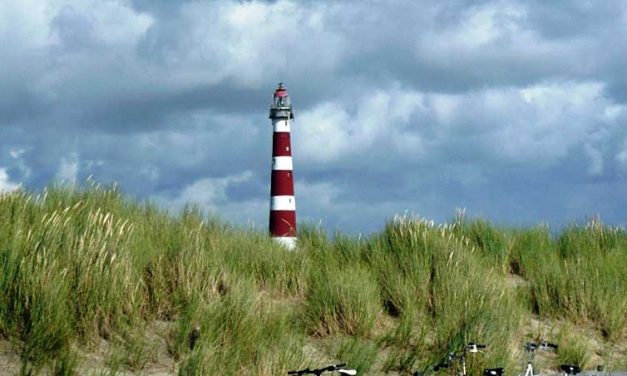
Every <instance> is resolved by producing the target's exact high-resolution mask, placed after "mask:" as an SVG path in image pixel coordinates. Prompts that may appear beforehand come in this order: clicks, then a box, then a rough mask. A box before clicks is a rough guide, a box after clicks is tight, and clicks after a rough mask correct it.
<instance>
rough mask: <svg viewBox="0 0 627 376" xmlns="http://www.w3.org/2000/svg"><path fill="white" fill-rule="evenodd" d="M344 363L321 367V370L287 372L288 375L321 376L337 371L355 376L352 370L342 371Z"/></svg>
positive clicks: (355, 372) (308, 369) (306, 369)
mask: <svg viewBox="0 0 627 376" xmlns="http://www.w3.org/2000/svg"><path fill="white" fill-rule="evenodd" d="M345 366H346V363H338V364H332V365H330V366H326V367H322V368H315V369H311V368H309V367H307V368H305V369H301V370H298V371H287V374H288V375H316V376H320V375H322V374H323V373H324V372H333V371H338V372H339V373H342V374H345V375H356V374H357V371H355V370H354V369H344V368H342V367H345Z"/></svg>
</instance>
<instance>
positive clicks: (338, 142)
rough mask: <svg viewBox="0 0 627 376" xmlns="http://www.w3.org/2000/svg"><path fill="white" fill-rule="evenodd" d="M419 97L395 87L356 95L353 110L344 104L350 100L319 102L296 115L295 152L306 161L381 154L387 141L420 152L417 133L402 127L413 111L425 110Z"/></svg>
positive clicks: (417, 94) (327, 160)
mask: <svg viewBox="0 0 627 376" xmlns="http://www.w3.org/2000/svg"><path fill="white" fill-rule="evenodd" d="M423 97H424V96H423V95H422V94H421V93H418V92H414V91H405V90H401V89H395V88H392V89H389V90H376V91H374V92H369V93H366V94H364V95H363V96H362V97H360V98H356V99H357V103H356V104H357V108H356V111H355V112H354V113H350V112H349V110H348V109H347V108H346V107H344V106H347V105H351V103H338V102H323V103H322V104H319V105H318V106H316V107H314V108H313V109H311V110H309V111H305V112H303V113H302V114H300V116H299V120H298V122H297V123H296V125H295V127H297V128H298V129H297V130H296V131H295V132H294V133H295V138H296V142H295V148H297V149H296V150H295V153H299V155H300V158H304V159H305V160H306V161H307V162H329V161H337V160H338V159H340V158H343V157H345V156H348V155H363V154H368V155H370V156H373V154H372V153H374V154H379V153H382V152H383V153H385V152H386V151H384V150H381V149H382V148H384V147H388V146H389V145H388V144H391V145H393V146H396V147H397V148H398V149H399V150H410V149H413V151H414V152H421V148H422V140H421V138H420V136H419V135H418V134H417V133H411V132H409V131H408V130H405V129H404V128H405V127H406V126H407V125H409V123H410V120H411V116H412V115H413V114H414V113H415V112H416V111H419V110H425V106H424V98H423ZM342 104H343V105H344V106H343V105H342ZM399 150H390V152H392V153H394V152H397V151H399Z"/></svg>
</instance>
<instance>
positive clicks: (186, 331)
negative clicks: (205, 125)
mask: <svg viewBox="0 0 627 376" xmlns="http://www.w3.org/2000/svg"><path fill="white" fill-rule="evenodd" d="M625 270H627V234H626V233H625V231H624V230H622V229H619V228H611V227H608V226H604V225H603V224H602V223H600V222H599V221H596V220H595V221H590V222H589V223H587V224H586V225H573V226H571V227H568V228H566V229H564V230H563V231H562V232H561V233H559V234H553V233H551V232H550V230H549V228H547V227H546V226H537V227H533V228H523V229H508V228H501V227H498V226H495V225H493V224H491V223H489V222H487V221H483V220H480V219H467V218H465V217H464V216H457V217H455V218H454V219H453V220H452V221H451V223H449V224H441V225H437V224H434V223H432V222H429V221H426V220H423V219H419V218H407V217H398V218H395V219H393V220H390V221H389V222H388V223H387V225H386V226H385V228H384V229H383V230H382V231H381V232H380V233H376V234H373V235H371V236H369V237H367V238H363V237H361V236H358V237H352V236H349V235H345V234H341V233H336V234H334V235H333V236H329V235H327V234H326V233H325V232H324V231H323V230H321V229H320V228H316V227H312V226H307V225H303V226H301V228H300V233H299V248H298V249H297V250H296V251H294V252H289V251H286V250H284V249H282V248H281V247H280V246H278V245H276V244H275V243H273V242H272V241H271V240H270V239H269V238H268V237H267V235H266V234H265V233H264V232H262V231H258V230H248V229H240V228H234V227H232V226H229V225H227V224H225V223H224V222H222V221H220V220H218V219H215V218H212V217H207V216H205V215H204V214H203V213H201V212H200V211H199V210H198V209H196V208H194V207H188V208H186V209H185V210H183V211H182V213H180V214H179V215H171V214H168V213H166V212H164V211H162V210H160V209H158V208H157V207H155V206H154V205H152V204H140V203H137V202H135V201H132V200H131V199H129V198H127V197H125V196H124V195H123V194H122V193H121V192H120V191H119V190H118V189H117V188H115V187H100V186H98V185H96V184H91V185H90V186H88V187H86V188H76V187H73V188H68V187H58V186H51V187H49V188H47V189H46V190H45V192H43V193H42V194H40V195H35V194H31V193H28V192H23V191H17V192H12V193H3V194H1V195H0V339H4V340H7V341H9V342H10V343H11V344H12V346H13V348H14V351H15V352H16V353H17V354H18V355H19V356H20V359H21V361H22V371H21V372H22V374H25V375H26V374H38V373H42V372H48V373H52V374H56V375H73V374H77V373H78V372H80V370H81V369H82V368H81V367H82V363H83V355H84V353H85V352H89V351H90V348H95V346H94V344H95V343H97V342H98V341H100V340H105V341H107V342H108V343H111V344H112V346H113V347H114V348H115V349H116V350H115V351H114V352H112V354H110V356H109V358H108V359H107V361H106V362H105V363H106V366H108V369H109V370H108V372H109V373H110V374H115V372H126V371H134V372H140V371H141V370H142V369H145V368H146V367H147V366H148V365H149V364H150V363H151V362H153V361H155V357H156V356H157V355H155V351H154V349H153V348H154V346H155V345H154V343H151V342H150V339H149V338H148V337H147V336H146V335H145V332H146V331H147V328H148V327H149V325H150V323H153V322H166V323H169V327H170V328H171V329H170V330H169V332H168V334H167V338H166V340H167V351H168V354H169V357H171V358H172V359H173V360H174V362H175V363H176V365H177V366H176V368H177V369H178V372H179V374H181V375H203V374H249V375H277V374H282V373H283V374H284V373H285V372H286V371H287V370H288V369H296V368H299V367H306V366H316V365H320V364H324V363H325V362H332V361H339V360H343V361H347V362H350V363H352V365H353V366H354V367H357V368H358V369H359V370H360V371H361V372H368V373H371V374H376V373H381V372H397V373H403V372H410V371H412V370H415V369H424V368H425V367H428V365H429V364H433V363H434V362H436V361H438V360H440V359H441V358H442V357H443V356H444V355H445V354H446V353H447V352H448V351H452V350H457V349H460V348H462V347H463V344H464V343H467V342H469V341H476V342H484V343H487V344H488V345H489V349H488V351H486V353H485V354H480V355H478V356H475V357H472V358H469V368H470V370H471V372H474V373H475V374H476V373H477V372H479V371H480V370H481V369H482V368H484V367H494V366H505V367H506V368H507V369H509V370H513V369H518V368H520V363H521V362H520V360H521V359H520V357H521V354H520V347H521V345H522V344H523V343H524V342H525V341H526V340H531V339H534V340H535V339H537V338H532V337H533V336H532V335H530V331H529V329H528V322H529V320H530V319H531V318H533V319H535V320H541V321H542V320H543V321H546V322H553V323H557V324H556V325H560V330H556V331H554V335H555V337H556V338H543V339H548V340H554V341H559V340H561V341H563V342H564V343H563V348H562V349H561V351H560V355H559V358H558V359H559V360H563V361H572V362H578V363H580V364H582V365H585V363H587V362H589V360H590V358H589V353H590V352H591V351H592V350H591V349H590V347H589V346H588V345H587V344H586V342H585V341H584V339H585V338H584V337H585V336H583V335H581V334H578V332H577V328H579V327H584V326H585V327H586V328H592V330H594V331H595V332H596V333H598V337H599V338H600V340H601V341H602V342H603V345H604V348H611V347H612V346H618V347H619V348H620V347H621V346H625V344H626V343H627V330H626V327H627V322H626V315H625V312H627V294H625V291H627V274H626V273H625ZM195 330H196V331H197V332H198V333H199V337H198V338H197V339H196V340H194V343H193V345H192V343H190V333H192V332H193V331H195ZM557 337H559V338H557ZM79 349H80V350H81V351H78V350H79ZM614 363H615V364H619V365H620V364H624V363H627V361H624V360H622V359H619V360H618V361H616V362H614ZM512 372H513V371H512Z"/></svg>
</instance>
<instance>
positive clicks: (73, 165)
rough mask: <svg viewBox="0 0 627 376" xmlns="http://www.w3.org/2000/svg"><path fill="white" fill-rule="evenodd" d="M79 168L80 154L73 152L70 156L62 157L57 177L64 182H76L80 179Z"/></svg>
mask: <svg viewBox="0 0 627 376" xmlns="http://www.w3.org/2000/svg"><path fill="white" fill-rule="evenodd" d="M78 170H79V161H78V154H76V153H73V154H72V155H70V156H69V157H67V158H63V159H61V163H60V164H59V168H58V170H57V174H56V179H57V180H59V181H61V182H64V183H70V184H73V183H76V182H77V181H78Z"/></svg>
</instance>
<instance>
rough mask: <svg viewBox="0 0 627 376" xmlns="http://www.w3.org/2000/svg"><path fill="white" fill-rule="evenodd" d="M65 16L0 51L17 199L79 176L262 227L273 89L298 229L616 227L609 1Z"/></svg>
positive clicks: (291, 6) (31, 27) (52, 12)
mask: <svg viewBox="0 0 627 376" xmlns="http://www.w3.org/2000/svg"><path fill="white" fill-rule="evenodd" d="M59 4H61V5H59V6H57V5H56V4H55V6H54V7H53V6H52V5H50V6H49V9H48V13H45V12H40V9H39V8H37V9H31V10H30V11H31V12H30V13H32V18H29V19H24V20H17V21H19V22H17V21H16V22H14V23H13V24H12V26H11V27H12V29H11V30H10V32H6V33H5V31H2V32H0V42H2V43H1V44H0V46H1V47H0V58H1V59H2V61H3V69H2V70H1V71H0V88H1V90H0V169H2V170H0V171H3V172H5V173H6V174H7V177H6V179H5V178H4V177H3V179H5V180H6V181H8V182H11V183H12V182H16V183H22V184H23V185H24V186H26V187H27V188H30V189H39V188H41V187H42V186H44V185H46V184H47V183H48V182H49V181H50V180H51V179H55V177H58V176H59V173H60V170H62V166H63V163H64V161H65V162H66V163H68V161H76V163H77V168H78V177H79V179H84V178H85V177H87V176H89V175H94V177H95V178H96V180H98V181H102V182H104V183H108V182H113V181H116V182H118V183H119V184H120V186H121V187H122V188H123V189H124V190H125V191H127V192H129V193H130V194H132V195H133V196H135V197H138V198H151V199H155V200H157V201H158V202H159V203H160V204H161V205H163V206H165V207H172V208H175V207H180V205H181V204H182V201H183V200H185V199H192V200H197V202H198V203H199V204H200V205H203V208H205V209H211V210H216V211H217V212H218V213H222V214H223V215H224V216H225V217H226V219H228V220H233V221H236V222H237V223H246V221H247V219H248V218H251V219H253V220H254V221H255V222H256V223H258V224H259V225H260V227H264V226H265V224H264V221H266V217H267V209H268V207H267V205H268V204H267V201H268V200H267V198H268V197H267V196H268V195H269V184H268V179H269V175H270V171H269V168H270V167H269V166H270V163H269V162H270V147H271V145H270V142H271V127H270V125H269V120H268V119H267V107H268V105H269V102H270V99H271V95H272V90H273V89H274V87H275V85H276V83H277V82H278V81H285V82H286V83H287V85H288V89H289V91H290V93H291V95H292V99H293V103H294V107H295V111H296V121H295V123H294V128H293V132H294V137H293V145H294V164H295V176H296V179H297V181H298V185H297V188H300V191H298V190H297V192H296V194H297V202H298V210H299V213H298V216H299V218H300V219H302V220H305V221H312V222H316V221H317V220H318V219H321V220H322V221H323V222H324V224H325V225H326V226H327V227H329V228H334V227H337V228H340V229H342V230H347V231H362V232H369V231H374V230H376V229H378V228H380V227H381V225H382V223H383V221H384V220H385V219H386V218H389V217H391V216H393V215H395V214H398V213H403V212H405V211H408V212H410V213H416V214H420V215H423V216H425V217H428V218H434V219H436V220H440V221H443V220H447V219H449V218H450V217H451V216H452V215H453V214H454V210H455V208H459V207H467V208H468V211H469V213H470V214H471V215H472V214H481V215H484V216H485V217H487V218H488V219H493V220H496V221H500V222H503V223H516V224H519V223H525V224H531V223H537V222H539V221H543V220H545V221H551V222H552V223H558V224H567V223H568V222H569V221H571V220H575V219H582V218H585V216H587V215H592V214H595V213H599V214H601V217H602V218H604V219H606V220H608V221H610V222H613V223H624V215H623V214H622V213H624V212H625V208H627V202H626V201H625V198H624V197H623V196H624V195H621V194H620V193H621V192H624V191H625V189H627V168H626V167H625V165H627V163H624V162H623V160H622V159H621V158H620V157H619V155H623V154H621V153H627V151H625V150H627V146H625V145H627V144H626V143H627V134H626V133H625V129H627V127H625V125H626V124H627V123H626V121H627V110H626V109H625V107H623V106H622V104H623V103H626V98H627V94H626V93H627V90H626V89H625V87H627V85H626V84H625V80H624V77H625V74H627V70H626V69H627V68H625V64H624V61H625V58H626V56H625V54H626V53H625V49H624V48H619V46H622V45H624V44H625V35H626V34H625V31H627V30H626V26H625V23H624V20H625V6H624V5H622V3H620V2H604V3H603V4H596V3H595V4H593V5H594V6H590V4H591V3H589V2H585V1H574V2H566V1H555V2H545V1H531V2H522V1H498V2H496V1H481V2H477V1H461V0H460V1H453V2H446V3H442V2H439V1H420V2H414V1H401V0H397V1H392V2H386V3H378V2H363V1H351V2H331V1H303V2H294V1H285V0H283V1H268V2H259V1H248V2H236V1H233V2H214V1H193V2H192V1H179V2H176V1H144V0H134V1H132V2H112V3H110V4H109V5H111V8H107V9H104V8H100V7H98V6H94V7H86V6H84V4H82V3H81V2H74V3H72V4H70V2H67V3H66V4H63V1H61V2H59ZM246 7H249V8H246ZM255 7H256V8H255ZM236 11H237V12H242V13H236ZM45 14H48V15H45ZM106 15H113V16H115V17H112V18H107V17H106ZM238 17H239V18H238ZM246 17H249V18H246ZM112 19H116V20H118V23H116V24H113V23H112V22H111V20H112ZM20 25H26V26H20ZM20 27H23V28H24V30H21V29H20ZM27 31H28V32H27ZM105 31H109V32H110V33H107V32H105ZM586 85H588V86H586ZM590 85H591V86H590ZM590 87H592V88H593V89H594V90H592V89H590ZM587 88H588V89H587ZM520 90H539V91H540V94H542V93H544V92H542V90H548V96H543V95H540V94H538V96H537V99H536V100H537V102H535V103H533V104H529V103H526V102H525V100H524V98H523V97H522V96H521V94H520V92H519V91H520ZM551 90H553V91H551ZM578 90H580V91H578ZM586 90H588V91H586ZM577 98H580V99H581V100H576V99H577ZM403 100H405V101H407V103H405V104H402V103H401V104H399V103H398V101H403ZM452 102H455V103H457V106H458V107H456V108H452V109H447V108H448V107H447V106H450V105H451V103H452ZM314 115H315V116H314ZM316 116H317V117H316ZM312 130H315V131H312ZM16 150H23V152H21V153H16V152H15V151H16ZM625 155H627V154H625ZM73 158H75V159H73ZM3 176H4V175H3ZM7 179H8V180H7ZM203 195H204V196H203Z"/></svg>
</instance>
